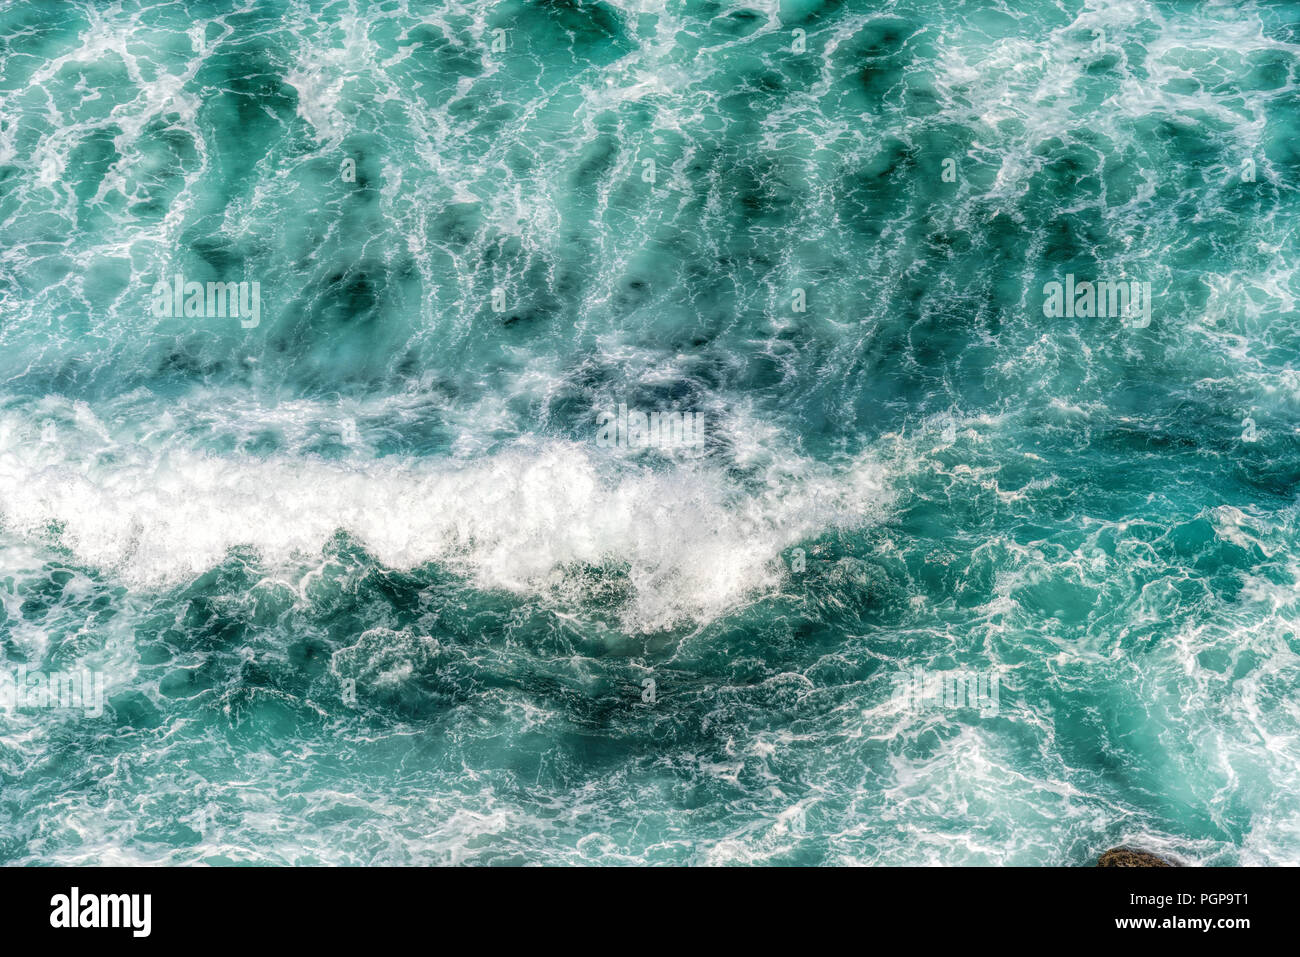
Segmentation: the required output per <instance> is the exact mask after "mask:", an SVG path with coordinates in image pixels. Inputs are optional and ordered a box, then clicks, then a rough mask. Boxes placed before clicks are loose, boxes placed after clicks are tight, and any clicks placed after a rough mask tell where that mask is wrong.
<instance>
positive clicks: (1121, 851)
mask: <svg viewBox="0 0 1300 957" xmlns="http://www.w3.org/2000/svg"><path fill="white" fill-rule="evenodd" d="M1097 866H1098V867H1173V866H1174V865H1173V864H1171V863H1170V862H1169V861H1166V860H1165V859H1164V858H1163V857H1156V855H1154V854H1150V853H1148V852H1147V851H1134V850H1132V849H1130V848H1127V847H1112V848H1111V849H1110V850H1109V851H1107V852H1106V853H1105V854H1103V855H1101V858H1100V859H1099V860H1098V861H1097Z"/></svg>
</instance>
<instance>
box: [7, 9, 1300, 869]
mask: <svg viewBox="0 0 1300 957" xmlns="http://www.w3.org/2000/svg"><path fill="white" fill-rule="evenodd" d="M1298 87H1300V3H1280V2H1246V3H1238V2H1230V3H1187V2H1141V0H1135V2H1126V3H1107V2H1083V3H1081V2H1078V0H1062V2H1053V3H1046V2H1042V0H1026V2H1023V3H1015V4H1011V3H994V2H960V0H950V2H944V3H939V2H936V0H901V2H895V3H874V2H865V0H843V2H834V0H820V2H819V0H799V2H790V0H785V2H779V3H776V2H762V3H760V2H753V3H727V2H712V0H687V2H682V0H667V2H663V0H608V2H587V0H508V2H496V3H494V2H469V3H458V2H430V3H421V2H416V0H383V2H373V3H371V2H365V0H347V2H334V3H323V2H250V3H243V4H240V5H239V6H238V7H235V6H233V5H227V4H219V3H201V2H177V3H172V2H164V3H135V2H116V3H107V2H75V3H52V2H40V3H34V2H3V3H0V661H2V663H3V667H2V668H0V672H3V673H7V674H9V675H15V674H17V673H18V672H19V669H26V670H27V671H28V672H41V673H46V674H48V673H53V672H59V671H69V670H72V669H89V670H92V671H93V672H95V673H96V674H99V675H101V676H102V679H103V681H104V695H105V706H104V710H103V713H102V714H100V715H98V716H92V715H89V714H86V713H84V711H82V710H78V709H75V708H49V707H16V706H15V707H12V708H9V709H8V710H6V711H3V712H0V862H2V863H7V864H33V863H48V862H54V863H99V864H109V863H142V862H159V863H194V862H205V863H340V864H341V863H348V864H397V863H475V864H522V863H608V864H625V863H683V864H722V863H782V864H791V863H793V864H845V863H864V864H923V863H924V864H929V863H936V864H954V865H960V864H988V863H997V864H1002V863H1005V864H1086V863H1090V862H1091V861H1092V860H1093V859H1095V857H1096V855H1097V853H1098V852H1099V851H1101V850H1103V849H1105V848H1107V847H1111V846H1114V845H1116V844H1120V843H1130V844H1135V845H1138V846H1141V847H1145V848H1148V849H1151V850H1156V851H1159V852H1162V853H1166V854H1169V855H1171V856H1174V857H1177V858H1179V859H1180V860H1183V861H1186V862H1189V863H1197V862H1199V863H1209V864H1234V863H1241V864H1281V863H1289V864H1296V863H1300V796H1298V795H1297V792H1298V790H1300V696H1298V693H1297V690H1298V689H1297V681H1298V679H1300V657H1297V654H1298V653H1300V631H1298V629H1300V604H1298V603H1297V600H1298V596H1300V592H1298V591H1297V583H1298V581H1300V542H1298V541H1297V527H1298V525H1300V513H1298V511H1297V492H1298V491H1300V419H1298V417H1297V416H1298V413H1300V321H1298V319H1300V316H1298V314H1297V296H1300V283H1298V280H1297V276H1296V274H1295V270H1296V267H1295V264H1296V255H1297V251H1298V250H1300V236H1298V234H1297V229H1298V228H1300V217H1298V216H1297V213H1298V212H1300V195H1298V193H1297V190H1298V188H1300V96H1298V94H1297V90H1298ZM178 274H179V275H181V276H183V278H184V281H193V282H199V283H207V282H244V283H250V284H251V283H253V282H256V283H258V295H259V297H260V298H259V313H258V315H257V321H256V324H255V325H251V324H249V323H247V322H241V320H240V319H238V318H233V317H231V316H230V315H225V316H212V315H205V316H185V315H181V316H174V315H170V316H160V315H159V314H158V310H157V309H155V307H154V286H155V284H156V283H158V282H160V281H162V282H164V283H171V282H173V281H174V277H175V276H176V275H178ZM1067 276H1073V277H1075V279H1076V280H1079V281H1084V280H1090V281H1095V280H1115V281H1124V282H1130V281H1132V282H1138V283H1150V289H1151V300H1150V304H1151V310H1150V316H1151V319H1150V322H1149V324H1143V323H1142V322H1140V321H1132V317H1125V316H1115V315H1107V316H1091V317H1088V316H1079V315H1071V316H1068V317H1067V316H1053V317H1049V316H1046V315H1045V314H1044V308H1043V305H1044V298H1045V294H1044V287H1045V285H1046V284H1048V283H1052V282H1061V283H1064V282H1066V278H1067ZM249 288H251V286H250V287H246V289H249ZM800 307H802V308H800ZM182 311H183V310H182ZM620 404H625V405H626V406H628V407H629V408H630V409H633V410H643V411H645V412H676V411H684V412H693V413H696V414H697V415H698V416H699V418H700V420H701V421H702V422H703V423H704V441H703V444H702V446H700V447H695V448H687V449H665V448H652V449H649V450H643V451H640V452H637V451H633V450H627V449H624V448H620V447H617V445H616V446H614V447H611V446H610V445H609V444H608V443H605V442H602V441H600V437H599V433H598V425H597V423H598V421H599V418H598V417H599V416H600V415H601V413H602V412H611V413H615V414H617V410H618V406H619V405H620ZM918 668H919V669H922V672H923V673H925V674H930V675H942V674H951V673H954V672H960V673H963V674H972V675H974V674H978V675H980V676H982V677H983V679H984V680H985V684H986V686H987V685H988V683H989V682H993V681H996V687H997V688H998V697H997V701H996V707H992V708H988V707H983V708H979V707H971V706H961V705H960V703H957V704H952V703H950V706H942V705H941V704H936V703H934V702H931V703H930V706H916V704H915V703H914V702H913V703H911V704H909V702H908V701H907V700H906V699H903V698H900V696H899V695H898V694H897V693H896V692H897V689H898V687H899V681H900V678H905V677H906V676H909V675H915V674H916V673H917V672H916V669H918ZM0 677H3V675H2V674H0ZM968 704H969V702H968Z"/></svg>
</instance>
